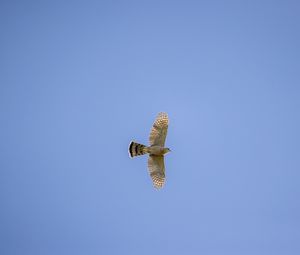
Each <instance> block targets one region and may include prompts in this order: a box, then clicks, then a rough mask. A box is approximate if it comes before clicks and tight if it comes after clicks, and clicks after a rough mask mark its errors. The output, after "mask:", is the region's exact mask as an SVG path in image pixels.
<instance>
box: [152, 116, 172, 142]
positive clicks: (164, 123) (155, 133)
mask: <svg viewBox="0 0 300 255" xmlns="http://www.w3.org/2000/svg"><path fill="white" fill-rule="evenodd" d="M168 125H169V119H168V115H167V114H166V113H164V112H161V113H159V114H158V116H157V118H156V120H155V122H154V124H153V126H152V129H151V132H150V137H149V142H150V146H152V145H159V146H162V147H164V145H165V141H166V136H167V132H168Z"/></svg>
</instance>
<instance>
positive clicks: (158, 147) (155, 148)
mask: <svg viewBox="0 0 300 255" xmlns="http://www.w3.org/2000/svg"><path fill="white" fill-rule="evenodd" d="M168 125H169V120H168V115H167V114H166V113H159V114H158V116H157V118H156V120H155V122H154V124H153V126H152V129H151V132H150V137H149V142H150V146H146V145H143V144H140V143H136V142H131V143H130V145H129V154H130V156H131V157H135V156H140V155H144V154H149V158H148V169H149V173H150V176H151V178H152V182H153V185H154V187H155V188H157V189H160V188H162V187H163V185H164V183H165V164H164V154H166V153H168V152H169V151H170V149H169V148H165V147H164V145H165V141H166V136H167V131H168Z"/></svg>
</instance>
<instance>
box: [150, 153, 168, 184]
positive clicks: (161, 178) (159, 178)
mask: <svg viewBox="0 0 300 255" xmlns="http://www.w3.org/2000/svg"><path fill="white" fill-rule="evenodd" d="M148 168H149V173H150V176H151V178H152V181H153V185H154V187H155V188H157V189H160V188H162V187H163V185H164V183H165V178H166V176H165V163H164V156H154V155H150V156H149V158H148Z"/></svg>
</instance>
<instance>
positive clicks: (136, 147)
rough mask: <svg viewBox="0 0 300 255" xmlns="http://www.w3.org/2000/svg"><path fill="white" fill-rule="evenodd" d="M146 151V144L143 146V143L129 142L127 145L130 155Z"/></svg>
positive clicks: (141, 153)
mask: <svg viewBox="0 0 300 255" xmlns="http://www.w3.org/2000/svg"><path fill="white" fill-rule="evenodd" d="M147 152H148V151H147V146H145V145H143V144H140V143H135V142H131V143H130V145H129V155H130V157H135V156H140V155H144V154H146V153H147Z"/></svg>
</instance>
